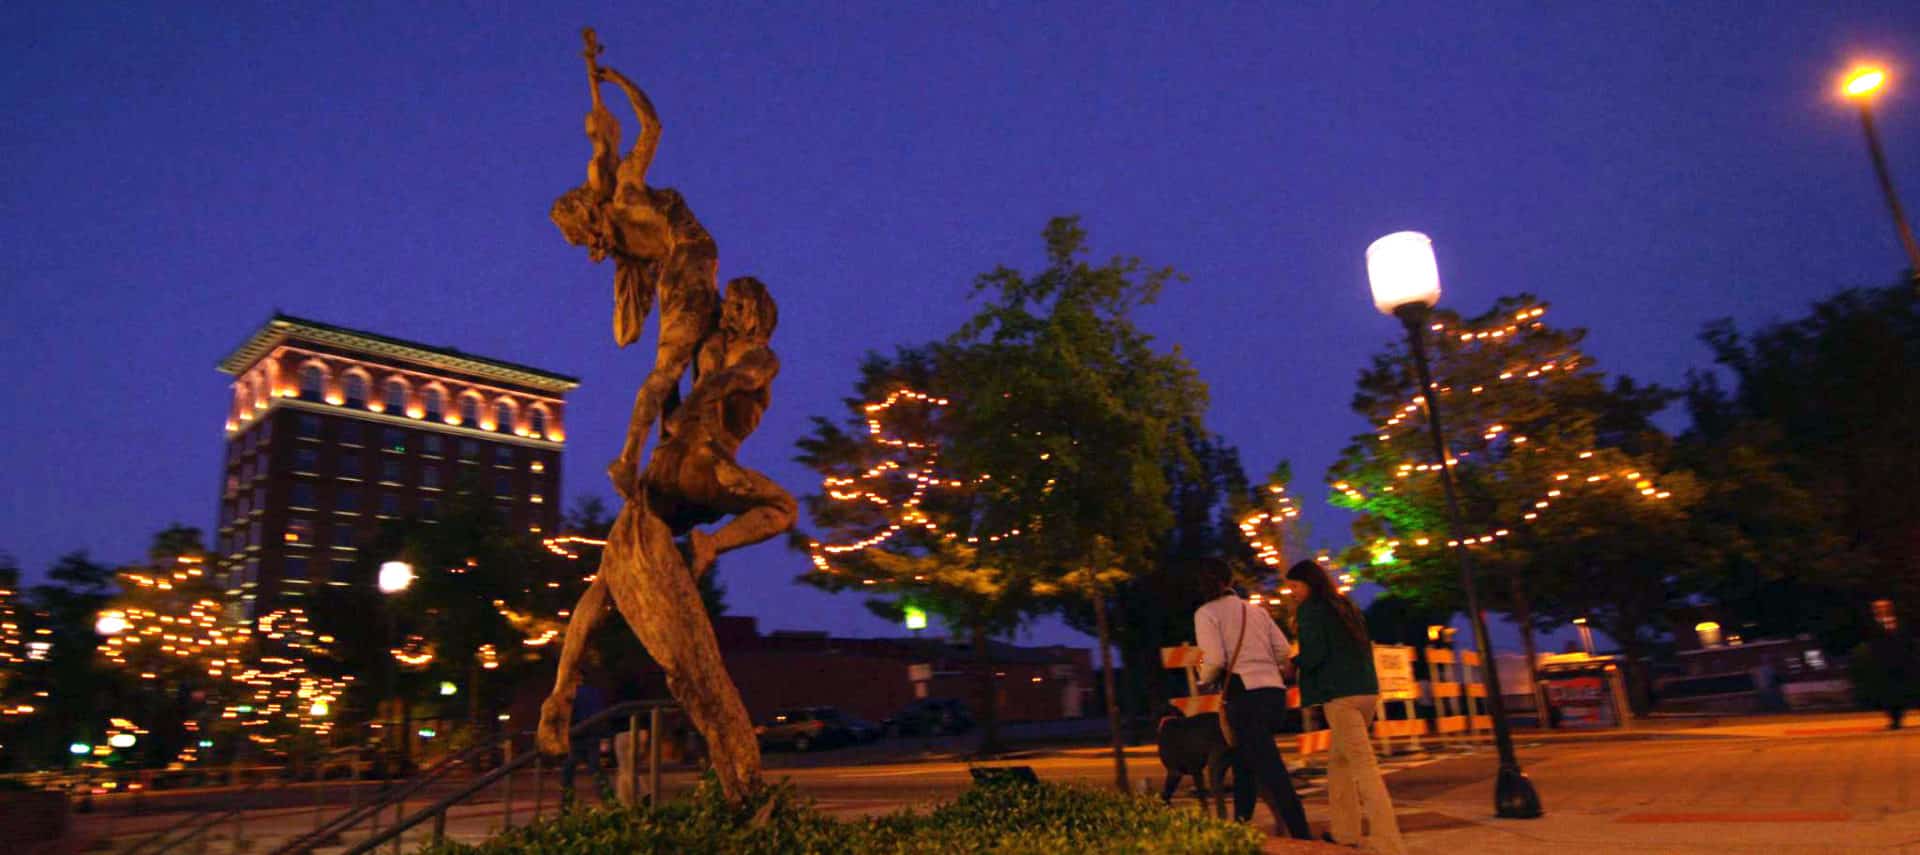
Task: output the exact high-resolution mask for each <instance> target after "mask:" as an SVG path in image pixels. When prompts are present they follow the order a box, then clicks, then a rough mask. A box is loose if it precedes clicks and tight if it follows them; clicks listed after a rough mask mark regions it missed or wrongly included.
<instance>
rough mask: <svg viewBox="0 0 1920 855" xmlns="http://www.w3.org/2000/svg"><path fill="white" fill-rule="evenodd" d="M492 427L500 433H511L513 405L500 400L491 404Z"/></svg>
mask: <svg viewBox="0 0 1920 855" xmlns="http://www.w3.org/2000/svg"><path fill="white" fill-rule="evenodd" d="M493 429H494V430H497V431H499V432H501V433H513V405H512V404H509V403H507V402H506V401H501V402H499V403H497V404H494V405H493Z"/></svg>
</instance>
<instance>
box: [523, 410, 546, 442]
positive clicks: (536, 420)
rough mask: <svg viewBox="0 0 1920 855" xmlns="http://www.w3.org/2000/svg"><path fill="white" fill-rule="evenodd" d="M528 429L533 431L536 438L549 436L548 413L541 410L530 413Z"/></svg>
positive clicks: (528, 415)
mask: <svg viewBox="0 0 1920 855" xmlns="http://www.w3.org/2000/svg"><path fill="white" fill-rule="evenodd" d="M527 429H528V430H531V431H533V435H534V436H540V437H544V436H546V435H547V411H546V410H541V409H535V410H534V411H533V412H531V413H528V414H527Z"/></svg>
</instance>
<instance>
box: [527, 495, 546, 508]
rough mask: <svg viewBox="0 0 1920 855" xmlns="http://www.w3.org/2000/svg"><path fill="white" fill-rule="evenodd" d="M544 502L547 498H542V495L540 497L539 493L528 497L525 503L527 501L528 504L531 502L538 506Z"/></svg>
mask: <svg viewBox="0 0 1920 855" xmlns="http://www.w3.org/2000/svg"><path fill="white" fill-rule="evenodd" d="M546 500H547V497H545V496H542V495H540V494H539V493H534V494H533V495H531V496H528V497H527V501H529V502H532V503H534V504H536V505H538V504H541V503H542V502H545V501H546Z"/></svg>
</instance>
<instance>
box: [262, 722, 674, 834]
mask: <svg viewBox="0 0 1920 855" xmlns="http://www.w3.org/2000/svg"><path fill="white" fill-rule="evenodd" d="M678 707H679V704H676V703H674V702H672V701H628V702H626V703H622V704H615V705H613V706H611V707H608V708H606V709H604V710H601V711H600V712H598V713H595V714H594V715H592V716H589V717H588V718H587V719H586V720H584V721H582V722H580V723H579V724H576V725H574V726H573V727H572V728H571V729H569V730H568V731H567V736H568V737H570V738H571V737H577V736H582V735H584V734H585V733H587V732H588V731H589V729H590V728H593V727H595V726H597V725H599V724H600V723H601V722H602V721H605V720H607V719H611V718H615V717H618V716H623V715H632V714H634V713H638V712H640V711H642V710H646V711H649V712H652V711H659V710H667V709H677V708H678ZM656 721H657V719H656ZM648 744H649V745H651V746H655V747H657V746H658V745H659V735H658V734H650V735H649V737H648ZM542 756H543V755H541V753H540V752H539V751H538V750H537V749H536V750H534V751H529V752H527V753H525V754H522V755H520V756H519V757H515V758H513V759H512V760H511V761H508V762H506V763H502V764H501V765H500V767H499V768H497V769H494V770H493V771H491V772H488V773H487V774H485V775H482V776H480V777H479V778H476V779H474V781H473V782H472V783H470V784H468V785H467V786H466V787H465V788H464V789H461V790H460V791H458V792H455V793H453V794H452V795H449V796H446V797H444V798H442V799H440V800H439V801H437V802H434V803H433V804H431V805H428V806H426V807H424V808H421V809H420V810H417V811H415V812H413V813H412V814H411V815H409V816H407V817H406V818H404V819H402V820H400V821H398V822H395V823H394V824H393V825H390V826H388V827H387V828H386V829H385V830H383V831H380V832H379V833H376V834H374V835H373V836H371V837H369V838H367V839H365V840H362V841H360V842H359V843H357V844H354V845H353V846H352V847H350V848H349V849H347V851H346V853H345V855H364V853H368V852H372V851H373V850H374V849H375V848H376V847H378V846H379V845H380V844H382V843H386V842H388V841H392V840H397V839H398V838H399V836H400V835H401V834H404V833H406V832H407V831H408V830H410V829H412V828H413V827H414V826H416V825H419V824H420V823H423V822H426V821H427V820H429V819H434V820H436V822H435V826H434V829H435V836H436V837H438V836H439V833H440V830H441V829H442V828H444V827H445V825H446V814H447V809H448V808H450V807H453V806H454V805H457V804H459V803H461V802H463V801H465V800H466V799H467V798H468V797H469V796H472V795H474V794H476V793H479V792H481V791H483V790H485V789H486V788H488V787H490V786H493V784H494V783H495V782H497V781H499V780H500V779H501V778H504V777H506V776H508V775H511V774H513V773H514V772H515V771H517V770H519V769H520V768H521V767H523V766H526V765H527V764H529V763H538V762H539V761H540V758H541V757H542ZM634 761H635V764H636V765H638V761H639V758H638V757H635V758H634ZM287 851H290V850H287V849H284V848H283V849H282V850H280V852H287ZM275 855H279V853H275Z"/></svg>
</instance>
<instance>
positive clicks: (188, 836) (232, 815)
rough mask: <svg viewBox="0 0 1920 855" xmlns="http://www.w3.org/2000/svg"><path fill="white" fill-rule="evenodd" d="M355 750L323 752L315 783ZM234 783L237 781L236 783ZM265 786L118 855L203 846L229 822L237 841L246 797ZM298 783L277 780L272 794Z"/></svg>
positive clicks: (255, 785)
mask: <svg viewBox="0 0 1920 855" xmlns="http://www.w3.org/2000/svg"><path fill="white" fill-rule="evenodd" d="M358 750H359V746H354V745H350V746H347V747H344V748H336V749H333V750H332V751H329V752H327V753H326V755H324V756H323V757H322V758H321V760H320V761H319V762H318V763H316V764H315V765H314V777H315V779H316V780H317V781H324V780H325V779H326V774H327V769H328V768H329V767H333V766H337V765H338V763H337V760H336V758H338V757H340V756H341V755H345V754H351V753H353V752H357V751H358ZM350 762H351V761H350ZM236 783H238V782H237V781H236ZM267 783H268V782H267V781H265V780H257V781H254V782H253V783H251V784H248V785H246V786H245V787H243V788H241V789H240V791H239V792H238V793H235V794H234V795H235V796H236V799H235V800H234V801H235V804H234V806H232V807H226V808H209V809H207V810H203V811H200V812H198V813H195V814H193V815H192V816H189V817H187V818H186V819H185V820H183V821H181V822H179V823H177V824H175V825H170V826H167V827H166V828H162V829H160V830H159V831H156V832H154V833H153V834H152V835H150V836H148V837H145V838H142V839H140V840H138V841H135V842H134V844H133V845H132V846H129V847H127V848H126V850H125V851H123V852H121V853H120V855H142V853H146V852H154V853H161V852H171V851H173V850H175V849H178V848H180V847H181V846H184V845H186V844H188V843H190V842H195V841H199V842H200V843H201V844H202V845H203V846H204V844H205V842H206V841H205V840H204V836H205V835H207V834H210V833H212V832H213V831H214V830H216V829H218V828H219V827H220V826H221V824H222V823H226V822H229V821H231V822H233V823H234V826H233V828H234V834H235V839H236V841H237V840H238V838H239V834H240V826H239V819H240V815H241V814H242V813H245V812H246V807H245V803H246V801H247V798H246V797H247V796H250V795H252V794H254V793H257V792H259V791H260V790H261V788H262V787H264V786H266V785H267ZM298 783H300V782H299V781H298V780H288V781H281V782H279V784H278V785H276V786H275V787H274V788H273V792H285V791H286V790H288V789H291V788H292V787H293V786H294V785H296V784H298ZM176 835H177V836H176ZM236 848H237V845H236Z"/></svg>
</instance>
